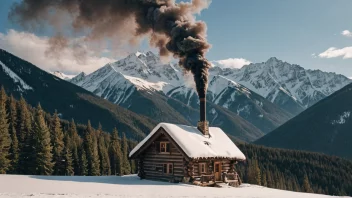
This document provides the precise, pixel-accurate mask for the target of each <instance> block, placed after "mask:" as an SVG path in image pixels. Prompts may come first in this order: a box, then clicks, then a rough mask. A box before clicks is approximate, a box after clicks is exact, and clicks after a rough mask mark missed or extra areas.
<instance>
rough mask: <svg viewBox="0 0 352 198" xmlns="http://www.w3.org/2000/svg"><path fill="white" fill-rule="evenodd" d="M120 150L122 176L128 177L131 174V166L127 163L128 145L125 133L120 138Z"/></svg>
mask: <svg viewBox="0 0 352 198" xmlns="http://www.w3.org/2000/svg"><path fill="white" fill-rule="evenodd" d="M122 149H123V150H122V174H123V175H129V174H131V165H130V162H129V161H128V143H127V138H126V135H125V133H123V138H122Z"/></svg>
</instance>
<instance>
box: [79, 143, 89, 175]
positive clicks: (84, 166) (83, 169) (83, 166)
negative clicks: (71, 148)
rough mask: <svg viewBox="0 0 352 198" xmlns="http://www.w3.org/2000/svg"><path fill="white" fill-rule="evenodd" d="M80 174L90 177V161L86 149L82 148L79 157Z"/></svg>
mask: <svg viewBox="0 0 352 198" xmlns="http://www.w3.org/2000/svg"><path fill="white" fill-rule="evenodd" d="M79 174H80V175H82V176H85V175H88V161H87V155H86V152H85V149H84V148H83V144H82V147H81V148H80V155H79Z"/></svg>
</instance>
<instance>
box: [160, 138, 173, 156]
mask: <svg viewBox="0 0 352 198" xmlns="http://www.w3.org/2000/svg"><path fill="white" fill-rule="evenodd" d="M162 145H165V147H162ZM167 148H169V151H168V150H167ZM162 149H165V151H162ZM159 153H162V154H170V142H166V141H164V142H160V143H159Z"/></svg>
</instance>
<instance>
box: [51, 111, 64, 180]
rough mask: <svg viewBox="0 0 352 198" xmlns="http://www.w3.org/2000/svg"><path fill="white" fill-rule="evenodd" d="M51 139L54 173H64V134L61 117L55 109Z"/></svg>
mask: <svg viewBox="0 0 352 198" xmlns="http://www.w3.org/2000/svg"><path fill="white" fill-rule="evenodd" d="M50 132H51V133H50V139H51V145H52V147H53V162H54V163H55V164H54V168H53V170H54V172H53V174H54V175H63V174H64V172H65V166H64V163H63V153H64V152H63V149H64V134H63V132H62V129H61V123H60V118H59V116H58V114H57V112H56V111H55V113H54V115H53V118H52V120H51V124H50Z"/></svg>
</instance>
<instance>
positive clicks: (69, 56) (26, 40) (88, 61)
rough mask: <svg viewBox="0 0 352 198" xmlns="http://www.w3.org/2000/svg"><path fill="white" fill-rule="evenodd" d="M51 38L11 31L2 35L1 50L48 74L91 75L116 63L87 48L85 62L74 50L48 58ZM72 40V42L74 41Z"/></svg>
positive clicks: (0, 37) (78, 52) (0, 39)
mask: <svg viewBox="0 0 352 198" xmlns="http://www.w3.org/2000/svg"><path fill="white" fill-rule="evenodd" d="M48 40H49V37H44V36H43V37H39V36H36V35H34V34H32V33H28V32H18V31H16V30H12V29H11V30H9V31H8V32H7V33H6V34H2V33H0V48H2V49H4V50H7V51H9V52H10V53H13V54H14V55H16V56H18V57H20V58H23V59H24V60H27V61H29V62H31V63H33V64H34V65H36V66H38V67H40V68H41V69H44V70H46V71H48V72H51V71H61V72H64V73H67V74H77V73H79V72H81V71H84V72H86V73H90V72H93V71H95V70H96V69H98V68H100V67H101V66H103V65H105V64H106V63H109V62H113V61H115V60H114V59H110V58H107V57H103V56H99V55H97V54H96V53H94V52H93V51H92V50H89V49H88V48H87V47H86V46H83V45H82V47H83V48H84V50H85V52H86V53H87V54H85V56H84V60H83V61H82V60H77V56H79V55H80V53H81V51H77V49H74V48H67V49H64V50H63V51H61V52H60V53H59V56H50V55H49V56H48V53H47V50H48V49H49V44H48ZM73 40H74V39H72V40H71V41H73ZM104 52H105V53H106V51H104Z"/></svg>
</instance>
